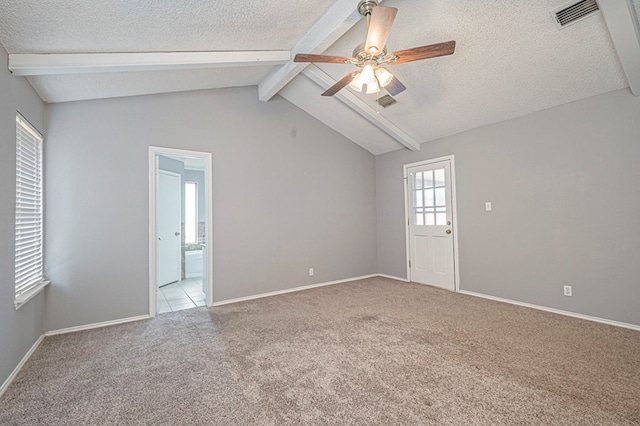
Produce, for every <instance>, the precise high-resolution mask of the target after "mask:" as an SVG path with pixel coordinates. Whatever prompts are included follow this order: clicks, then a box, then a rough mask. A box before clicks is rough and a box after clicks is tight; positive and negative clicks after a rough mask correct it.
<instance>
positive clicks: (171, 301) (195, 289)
mask: <svg viewBox="0 0 640 426" xmlns="http://www.w3.org/2000/svg"><path fill="white" fill-rule="evenodd" d="M206 299H207V297H206V295H205V294H204V292H203V291H202V278H187V279H186V280H182V281H178V282H175V283H172V284H169V285H165V286H163V287H160V288H159V289H158V313H159V314H163V313H166V312H175V311H181V310H183V309H189V308H195V307H196V306H204V305H205V304H206Z"/></svg>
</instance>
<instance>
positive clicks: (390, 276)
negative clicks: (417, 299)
mask: <svg viewBox="0 0 640 426" xmlns="http://www.w3.org/2000/svg"><path fill="white" fill-rule="evenodd" d="M378 276H379V277H382V278H389V279H390V280H396V281H402V282H405V283H410V282H411V281H409V280H408V279H406V278H400V277H394V276H393V275H387V274H378Z"/></svg>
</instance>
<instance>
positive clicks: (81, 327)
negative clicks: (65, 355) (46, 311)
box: [44, 314, 151, 336]
mask: <svg viewBox="0 0 640 426" xmlns="http://www.w3.org/2000/svg"><path fill="white" fill-rule="evenodd" d="M149 318H151V317H150V316H149V315H148V314H147V315H138V316H137V317H129V318H122V319H117V320H111V321H103V322H96V323H93V324H87V325H79V326H77V327H68V328H61V329H60V330H51V331H47V332H45V333H44V335H45V336H55V335H56V334H65V333H74V332H76V331H82V330H91V329H92V328H100V327H109V326H110V325H117V324H124V323H127V322H132V321H140V320H145V319H149Z"/></svg>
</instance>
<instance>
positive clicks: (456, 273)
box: [402, 155, 460, 292]
mask: <svg viewBox="0 0 640 426" xmlns="http://www.w3.org/2000/svg"><path fill="white" fill-rule="evenodd" d="M442 161H449V163H450V164H451V169H450V170H451V217H452V222H453V225H452V230H453V284H454V291H456V292H458V291H460V261H459V257H458V213H457V212H458V209H457V206H456V166H455V157H454V156H453V155H446V156H444V157H438V158H431V159H429V160H422V161H418V162H416V163H409V164H405V165H404V166H403V175H402V176H403V178H404V236H405V250H406V251H405V258H406V263H407V279H408V280H409V282H411V268H410V267H409V260H410V259H411V248H410V246H409V244H410V241H409V221H410V217H411V216H410V212H409V197H410V196H411V195H410V194H409V192H410V191H409V174H408V173H409V169H410V168H413V167H419V166H426V165H430V164H433V163H439V162H442Z"/></svg>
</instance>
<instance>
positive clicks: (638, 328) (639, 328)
mask: <svg viewBox="0 0 640 426" xmlns="http://www.w3.org/2000/svg"><path fill="white" fill-rule="evenodd" d="M458 293H461V294H466V295H468V296H474V297H481V298H483V299H489V300H495V301H496V302H503V303H509V304H511V305H518V306H524V307H526V308H531V309H537V310H539V311H545V312H552V313H554V314H559V315H565V316H568V317H573V318H580V319H583V320H587V321H593V322H599V323H602V324H608V325H613V326H615V327H623V328H629V329H631V330H636V331H640V325H635V324H628V323H626V322H620V321H614V320H610V319H606V318H598V317H592V316H591V315H584V314H577V313H575V312H569V311H563V310H561V309H555V308H547V307H546V306H540V305H533V304H531V303H525V302H518V301H516V300H511V299H503V298H502V297H496V296H489V295H487V294H482V293H475V292H473V291H466V290H460V291H459V292H458Z"/></svg>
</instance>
